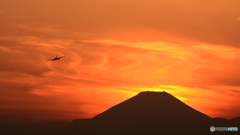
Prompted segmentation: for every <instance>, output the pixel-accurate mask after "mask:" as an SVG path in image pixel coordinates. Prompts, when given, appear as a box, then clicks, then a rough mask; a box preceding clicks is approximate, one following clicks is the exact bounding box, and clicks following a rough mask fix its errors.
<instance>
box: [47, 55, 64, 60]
mask: <svg viewBox="0 0 240 135" xmlns="http://www.w3.org/2000/svg"><path fill="white" fill-rule="evenodd" d="M63 57H65V56H62V57H58V56H57V55H56V57H55V58H53V59H49V60H51V61H56V60H60V59H61V58H63Z"/></svg>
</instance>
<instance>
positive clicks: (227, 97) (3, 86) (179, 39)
mask: <svg viewBox="0 0 240 135" xmlns="http://www.w3.org/2000/svg"><path fill="white" fill-rule="evenodd" d="M239 7H240V1H239V0H228V1H223V0H222V1H219V0H202V1H197V0H182V1H177V0H168V1H163V0H142V1H137V0H121V1H120V0H115V1H111V0H81V1H74V0H68V1H67V0H52V1H47V0H35V1H31V0H21V1H13V0H1V2H0V19H1V22H0V29H1V30H0V61H1V62H0V118H2V119H7V120H8V119H22V120H24V119H27V120H28V119H30V120H31V119H32V120H68V121H71V120H73V119H75V118H90V117H93V116H95V115H96V114H98V113H100V112H102V111H104V110H106V109H108V108H109V107H111V106H113V105H115V104H117V103H119V102H122V101H124V100H126V99H128V98H130V97H132V96H134V95H136V94H137V93H139V92H141V91H147V90H151V91H167V92H169V93H171V94H172V95H173V96H176V97H177V98H179V99H180V100H182V101H183V102H185V103H186V104H188V105H190V106H191V107H193V108H195V109H197V110H199V111H201V112H203V113H205V114H207V115H209V116H211V117H224V118H233V117H237V116H240V104H239V103H240V72H239V67H240V38H239V37H240V19H239V18H240V8H239ZM56 54H58V55H59V56H61V55H65V57H64V58H63V59H61V60H60V61H55V62H52V61H48V59H49V58H53V57H55V55H56Z"/></svg>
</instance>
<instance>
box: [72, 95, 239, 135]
mask: <svg viewBox="0 0 240 135" xmlns="http://www.w3.org/2000/svg"><path fill="white" fill-rule="evenodd" d="M225 120H226V119H218V118H216V119H213V118H211V117H209V116H207V115H205V114H203V113H201V112H199V111H197V110H195V109H193V108H191V107H190V106H188V105H186V104H185V103H183V102H182V101H180V100H179V99H177V98H175V97H174V96H172V95H171V94H169V93H167V92H150V91H147V92H141V93H139V94H138V95H136V96H134V97H132V98H130V99H128V100H126V101H124V102H122V103H120V104H118V105H115V106H113V107H111V108H110V109H108V110H106V111H104V112H103V113H101V114H99V115H97V116H95V117H93V118H92V119H78V120H74V121H73V122H72V125H71V127H72V128H71V130H69V131H71V132H74V133H76V134H79V133H83V134H107V135H108V134H109V135H110V134H111V135H112V134H114V135H115V134H119V135H132V134H134V135H135V134H136V135H139V134H143V135H146V134H147V135H148V134H150V135H151V134H189V135H193V134H194V135H196V134H199V135H205V134H213V133H212V132H210V130H209V128H210V126H214V125H213V124H215V125H218V126H221V125H224V126H227V125H231V126H236V123H239V122H240V120H239V118H236V119H233V120H231V121H230V120H226V121H225ZM232 124H233V125H232ZM68 133H69V132H68Z"/></svg>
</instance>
